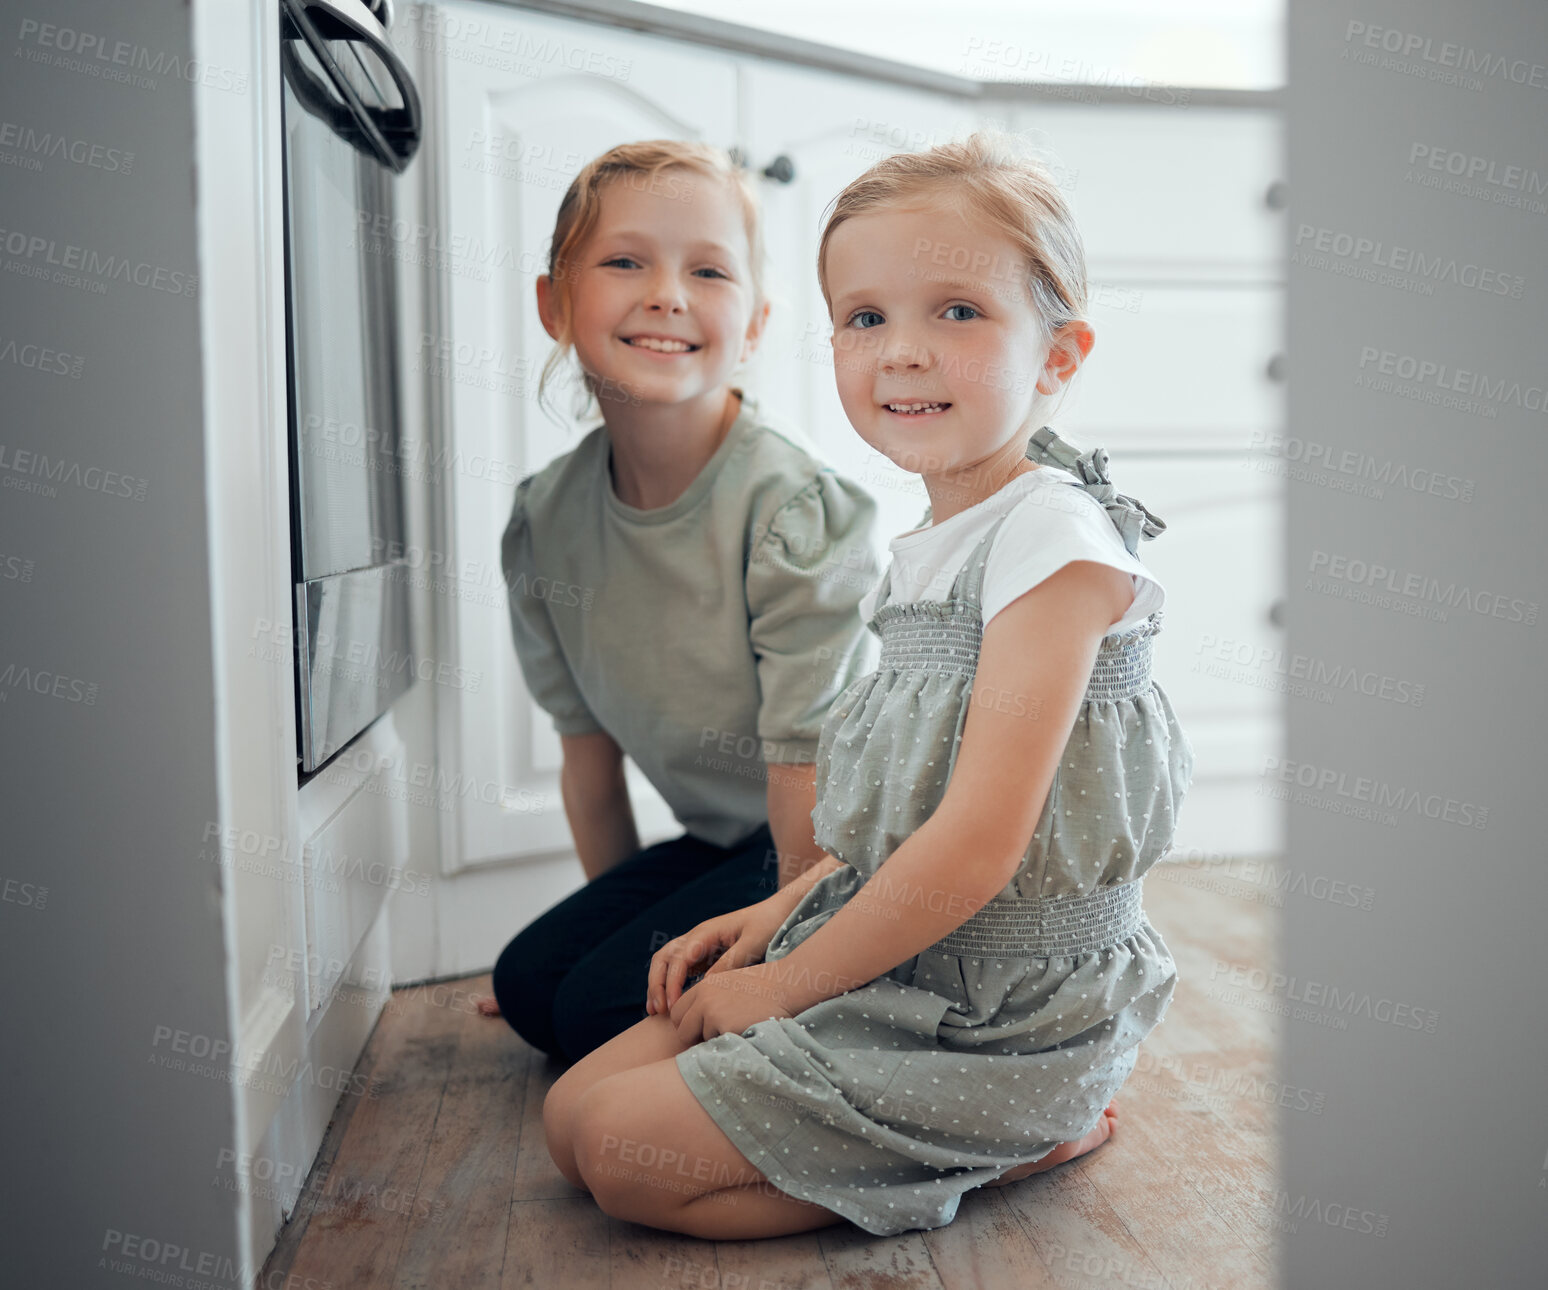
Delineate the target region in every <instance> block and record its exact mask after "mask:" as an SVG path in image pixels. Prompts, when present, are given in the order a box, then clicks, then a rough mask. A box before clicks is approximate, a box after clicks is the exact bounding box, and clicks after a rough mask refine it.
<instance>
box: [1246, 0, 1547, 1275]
mask: <svg viewBox="0 0 1548 1290" xmlns="http://www.w3.org/2000/svg"><path fill="white" fill-rule="evenodd" d="M1378 29H1380V30H1379V31H1378ZM1480 60H1482V61H1480ZM1469 62H1471V63H1472V64H1473V70H1469V68H1468V63H1469ZM1459 64H1461V65H1460V66H1459ZM1289 72H1290V87H1291V92H1290V112H1289V124H1290V129H1289V148H1290V154H1289V179H1290V190H1291V211H1290V214H1291V219H1290V226H1291V230H1292V237H1294V236H1295V234H1296V230H1297V228H1298V227H1299V226H1302V225H1306V226H1310V227H1311V228H1313V229H1316V230H1326V232H1325V233H1324V232H1317V233H1311V234H1305V233H1304V232H1303V236H1302V240H1301V242H1300V244H1299V245H1297V246H1292V248H1291V249H1292V250H1293V251H1295V252H1296V253H1297V254H1296V256H1295V257H1294V258H1293V261H1292V264H1291V268H1290V282H1289V342H1290V366H1291V373H1292V374H1291V383H1290V399H1289V429H1290V434H1291V435H1292V436H1295V437H1298V438H1299V439H1300V440H1301V441H1302V442H1303V444H1305V445H1319V446H1323V447H1326V448H1329V449H1330V450H1331V453H1332V457H1333V461H1334V462H1335V463H1336V464H1337V467H1338V468H1337V469H1334V470H1328V469H1325V468H1322V467H1321V461H1322V460H1325V459H1319V467H1318V468H1317V469H1314V470H1313V471H1311V472H1309V475H1308V477H1306V478H1301V479H1297V478H1294V477H1293V476H1292V479H1291V482H1290V491H1289V533H1288V560H1289V569H1288V574H1289V583H1290V586H1291V588H1292V590H1291V595H1290V605H1289V636H1290V644H1291V649H1292V650H1293V651H1294V652H1296V653H1298V654H1304V655H1307V656H1310V657H1311V658H1314V659H1319V660H1325V661H1326V663H1327V664H1328V665H1329V666H1343V667H1346V668H1354V669H1359V670H1360V671H1361V672H1362V673H1364V674H1369V675H1371V676H1372V677H1373V678H1375V679H1374V680H1373V683H1372V684H1373V688H1374V690H1375V693H1374V694H1371V695H1363V694H1354V693H1348V692H1345V693H1342V694H1341V695H1340V696H1339V700H1338V702H1337V703H1335V704H1332V705H1327V704H1317V703H1306V702H1303V701H1297V700H1295V699H1292V700H1290V704H1291V707H1290V710H1289V728H1288V729H1289V758H1290V760H1291V761H1293V762H1295V763H1297V765H1296V766H1295V767H1293V768H1291V767H1285V768H1279V767H1275V768H1271V769H1270V770H1268V772H1267V773H1266V774H1265V787H1275V788H1278V789H1280V790H1283V791H1286V792H1289V793H1292V794H1301V797H1300V798H1299V799H1294V798H1292V800H1291V801H1290V802H1288V803H1287V809H1288V812H1289V814H1288V820H1287V823H1288V838H1289V851H1290V855H1289V864H1290V867H1291V869H1292V870H1295V871H1300V872H1307V873H1311V874H1324V875H1333V876H1337V877H1340V878H1342V879H1344V880H1346V881H1349V882H1353V883H1357V884H1360V885H1362V886H1363V887H1366V888H1370V889H1372V890H1373V891H1374V893H1375V894H1374V900H1373V901H1372V904H1371V908H1370V909H1368V910H1367V909H1363V908H1360V907H1359V906H1354V907H1351V906H1349V905H1346V904H1343V903H1341V902H1340V901H1338V900H1335V899H1323V900H1316V899H1306V898H1297V899H1294V900H1291V901H1288V902H1287V904H1286V926H1285V950H1284V958H1285V963H1284V964H1283V971H1284V974H1285V976H1286V977H1287V978H1290V980H1288V981H1285V982H1282V983H1278V982H1270V983H1267V984H1263V985H1254V984H1253V983H1252V982H1247V983H1245V988H1246V993H1245V995H1244V996H1243V1006H1253V1007H1273V1008H1274V1009H1276V1010H1288V1015H1287V1016H1286V1019H1285V1020H1284V1022H1283V1033H1284V1036H1285V1067H1284V1079H1285V1081H1286V1083H1287V1084H1289V1085H1292V1086H1297V1087H1301V1088H1305V1089H1310V1090H1316V1091H1317V1092H1319V1093H1322V1094H1324V1095H1325V1105H1324V1109H1323V1110H1322V1112H1321V1114H1308V1113H1306V1112H1304V1111H1286V1112H1283V1113H1282V1114H1281V1121H1280V1128H1281V1132H1282V1134H1283V1146H1284V1155H1283V1161H1284V1177H1283V1183H1282V1185H1283V1193H1282V1195H1281V1196H1280V1197H1279V1198H1278V1204H1277V1207H1276V1213H1275V1214H1274V1215H1273V1218H1274V1219H1275V1220H1276V1225H1277V1226H1279V1227H1280V1228H1281V1231H1282V1233H1283V1235H1282V1241H1283V1249H1284V1253H1285V1259H1286V1262H1285V1270H1286V1280H1285V1284H1286V1285H1287V1286H1289V1287H1292V1288H1298V1287H1303V1286H1304V1287H1323V1286H1407V1287H1427V1286H1458V1285H1487V1286H1492V1287H1507V1286H1528V1285H1530V1286H1538V1285H1541V1284H1543V1276H1544V1272H1543V1268H1544V1265H1545V1258H1548V1222H1545V1221H1544V1215H1545V1213H1548V1172H1545V1165H1548V1160H1545V1156H1548V1117H1545V1116H1544V1115H1543V1113H1542V1107H1541V1094H1542V1093H1543V1092H1544V1087H1545V1078H1544V1072H1545V1071H1548V1024H1545V1012H1548V1009H1545V1006H1544V1003H1543V997H1544V986H1545V984H1548V973H1545V970H1544V969H1545V956H1544V953H1543V943H1544V941H1543V933H1542V920H1543V916H1544V911H1545V910H1548V866H1545V865H1544V845H1543V819H1544V815H1543V804H1544V801H1545V800H1548V794H1545V792H1544V787H1543V775H1542V771H1543V763H1544V759H1543V755H1542V748H1543V739H1544V736H1543V732H1544V729H1545V725H1544V718H1545V716H1548V712H1545V709H1548V688H1545V686H1544V684H1543V678H1542V660H1543V657H1544V642H1545V633H1548V624H1545V623H1543V622H1542V621H1541V619H1540V617H1539V614H1540V611H1541V607H1542V606H1545V605H1548V565H1545V563H1544V560H1543V557H1542V543H1543V539H1544V536H1545V522H1544V516H1543V507H1542V490H1543V483H1544V480H1545V478H1548V436H1545V433H1544V432H1545V430H1548V413H1545V410H1544V402H1543V400H1544V389H1543V387H1544V386H1545V385H1548V369H1545V366H1544V362H1543V355H1544V339H1545V336H1548V254H1545V251H1548V129H1545V127H1548V8H1545V7H1544V6H1543V5H1542V3H1541V0H1484V2H1483V3H1479V4H1472V5H1467V6H1463V5H1460V4H1442V3H1438V2H1437V0H1360V3H1359V4H1353V3H1347V2H1345V0H1291V4H1290V26H1289ZM1458 74H1460V75H1462V76H1464V77H1465V78H1466V80H1464V81H1463V82H1462V83H1453V82H1452V81H1451V79H1450V78H1451V77H1453V76H1454V75H1458ZM1432 162H1438V163H1439V168H1432V164H1431V163H1432ZM1513 166H1514V167H1524V168H1525V171H1526V172H1529V173H1523V171H1522V170H1519V169H1518V170H1514V171H1513V170H1510V169H1508V168H1509V167H1513ZM1457 168H1461V169H1462V170H1463V171H1464V172H1466V171H1469V170H1471V171H1472V172H1474V173H1473V191H1472V192H1468V191H1458V190H1456V188H1455V183H1454V182H1453V187H1452V190H1450V191H1448V189H1447V187H1446V185H1447V183H1448V181H1455V180H1456V179H1457V178H1458V176H1457V175H1456V174H1454V173H1452V172H1453V171H1454V170H1456V169H1457ZM1517 201H1526V202H1527V203H1529V204H1527V205H1517V204H1515V203H1516V202H1517ZM1362 237H1363V238H1366V239H1368V240H1369V241H1370V242H1371V243H1372V244H1373V245H1372V246H1371V247H1368V248H1361V247H1360V245H1359V241H1358V239H1360V238H1362ZM1319 238H1320V240H1321V245H1320V246H1319V244H1318V240H1319ZM1346 239H1347V240H1346ZM1375 243H1380V249H1377V248H1376V247H1375V246H1374V244H1375ZM1308 253H1309V254H1308ZM1415 253H1421V254H1422V255H1423V256H1424V257H1426V263H1424V264H1421V263H1420V262H1419V261H1418V260H1417V259H1415V258H1413V257H1414V254H1415ZM1319 256H1320V257H1322V258H1318V257H1319ZM1451 261H1455V278H1454V277H1453V276H1452V270H1451V269H1450V268H1448V267H1447V265H1448V264H1449V262H1451ZM1437 265H1438V266H1439V267H1436V266H1437ZM1469 266H1471V267H1469ZM1480 270H1484V271H1488V272H1489V274H1490V275H1491V276H1488V277H1485V278H1479V277H1476V276H1475V274H1477V273H1478V271H1480ZM1382 274H1386V275H1387V277H1385V278H1383V277H1382V276H1381V275H1382ZM1518 279H1520V281H1518ZM1425 283H1429V284H1430V285H1431V286H1432V287H1433V290H1432V291H1431V290H1426V289H1425V286H1424V284H1425ZM1502 284H1503V287H1504V293H1503V294H1500V288H1501V286H1502ZM1410 363H1412V367H1413V370H1412V372H1411V373H1410ZM1427 363H1429V364H1435V365H1436V370H1431V369H1428V368H1425V367H1424V366H1423V365H1424V364H1427ZM1442 365H1443V366H1444V371H1441V370H1439V369H1440V367H1441V366H1442ZM1389 368H1390V369H1391V370H1390V371H1388V370H1386V369H1389ZM1459 369H1461V372H1465V373H1471V374H1472V375H1463V374H1461V373H1459ZM1480 378H1483V379H1485V380H1486V381H1487V382H1488V383H1489V384H1488V386H1487V387H1486V388H1485V387H1480V386H1479V385H1478V381H1479V379H1480ZM1384 381H1386V382H1390V384H1388V385H1385V386H1383V385H1382V382H1384ZM1372 382H1374V384H1373V383H1372ZM1453 398H1457V399H1466V400H1469V401H1468V402H1465V403H1462V404H1460V405H1458V404H1450V403H1448V402H1446V400H1449V399H1453ZM1346 451H1349V452H1352V453H1353V454H1355V456H1354V457H1353V458H1350V459H1345V458H1344V457H1343V454H1344V453H1345V452H1346ZM1292 453H1294V454H1298V455H1301V456H1303V457H1304V456H1305V455H1306V454H1305V449H1304V447H1296V446H1295V445H1294V443H1293V441H1289V442H1288V443H1287V449H1286V455H1287V457H1288V456H1290V455H1291V454H1292ZM1366 461H1370V462H1372V463H1373V465H1372V467H1371V469H1372V470H1374V471H1376V472H1378V473H1380V472H1382V471H1385V472H1386V474H1387V478H1388V481H1389V482H1388V484H1387V486H1386V487H1385V489H1384V495H1383V496H1381V497H1379V498H1378V497H1376V496H1373V495H1369V494H1365V495H1362V494H1361V493H1359V492H1356V491H1348V489H1347V486H1348V485H1350V484H1355V485H1359V484H1362V483H1363V484H1366V485H1369V484H1376V483H1377V481H1376V479H1374V478H1373V477H1372V476H1371V475H1365V476H1363V477H1362V475H1361V473H1360V471H1361V469H1362V463H1364V462H1366ZM1400 468H1406V469H1407V471H1408V472H1410V475H1409V479H1408V482H1407V483H1404V482H1401V480H1402V477H1401V475H1400V473H1399V471H1400ZM1419 471H1424V472H1434V473H1435V475H1436V476H1439V477H1440V479H1441V481H1442V482H1440V483H1438V484H1437V485H1435V486H1436V487H1437V489H1438V492H1434V493H1432V492H1430V491H1428V488H1429V486H1430V480H1431V476H1430V475H1428V474H1426V475H1425V476H1424V477H1423V480H1424V485H1425V487H1424V488H1423V489H1422V490H1421V489H1417V488H1415V487H1414V484H1415V483H1416V482H1417V481H1418V478H1419V476H1417V475H1415V474H1413V473H1412V472H1419ZM1468 481H1471V487H1470V488H1469V484H1468ZM1341 483H1342V484H1344V485H1346V487H1345V488H1340V487H1339V486H1338V485H1339V484H1341ZM1318 553H1322V554H1321V555H1319V554H1318ZM1335 562H1338V563H1335ZM1355 562H1360V564H1359V565H1357V564H1356V563H1355ZM1373 565H1383V566H1385V567H1386V569H1388V570H1391V571H1392V572H1390V573H1386V572H1383V573H1375V574H1373V572H1372V566H1373ZM1362 566H1363V567H1362ZM1465 593H1470V596H1469V595H1466V594H1465ZM1480 594H1482V595H1483V596H1484V597H1486V599H1483V600H1480V599H1479V596H1480ZM1351 597H1354V598H1351ZM1480 606H1482V608H1480ZM1496 610H1498V614H1499V616H1495V611H1496ZM1442 612H1443V613H1444V620H1442V619H1441V618H1440V617H1437V615H1438V614H1440V613H1442ZM1382 678H1386V681H1385V683H1384V682H1383V680H1382ZM1383 684H1385V688H1386V697H1383V695H1382V688H1383ZM1400 685H1401V686H1406V687H1408V688H1407V690H1406V691H1404V690H1401V689H1400ZM1418 685H1422V686H1424V687H1425V688H1424V691H1423V701H1422V703H1418V704H1416V703H1414V702H1413V701H1412V698H1413V689H1412V687H1414V686H1418ZM1405 692H1406V693H1407V694H1408V696H1409V697H1408V699H1407V700H1404V699H1403V698H1400V697H1398V696H1399V695H1400V694H1402V693H1405ZM1303 767H1304V768H1305V769H1303ZM1282 770H1283V772H1284V773H1285V774H1288V779H1289V782H1286V778H1285V777H1284V775H1283V774H1282V773H1281V772H1282ZM1373 797H1377V798H1382V797H1385V798H1386V799H1387V802H1386V804H1383V803H1381V802H1379V801H1378V802H1376V803H1373V802H1372V801H1371V798H1373ZM1371 807H1374V809H1375V810H1376V811H1377V812H1378V813H1379V817H1380V818H1376V819H1368V818H1362V817H1361V816H1360V815H1359V814H1350V813H1348V812H1351V811H1353V812H1360V811H1364V810H1366V809H1367V808H1371ZM1484 810H1486V811H1487V814H1486V815H1484V814H1482V812H1483V811H1484ZM1219 984H1221V985H1227V984H1228V983H1227V982H1226V981H1224V980H1222V981H1221V982H1219ZM1334 991H1337V992H1338V993H1337V994H1336V995H1335V994H1334V993H1333V992H1334ZM1291 1229H1293V1230H1291Z"/></svg>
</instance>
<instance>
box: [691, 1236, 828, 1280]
mask: <svg viewBox="0 0 1548 1290" xmlns="http://www.w3.org/2000/svg"><path fill="white" fill-rule="evenodd" d="M715 1261H716V1264H717V1265H718V1267H719V1269H720V1287H719V1290H833V1280H832V1278H831V1277H829V1276H828V1265H827V1263H825V1262H824V1261H823V1257H822V1242H821V1241H820V1240H819V1239H818V1234H817V1233H816V1232H802V1233H801V1234H800V1235H798V1236H780V1237H775V1238H773V1239H771V1240H767V1241H717V1242H716V1243H715ZM702 1284H703V1283H702V1282H695V1281H692V1280H687V1279H685V1280H683V1281H679V1282H678V1283H677V1285H676V1286H675V1287H673V1288H672V1290H689V1287H693V1286H696V1285H702ZM712 1284H713V1283H712Z"/></svg>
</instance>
